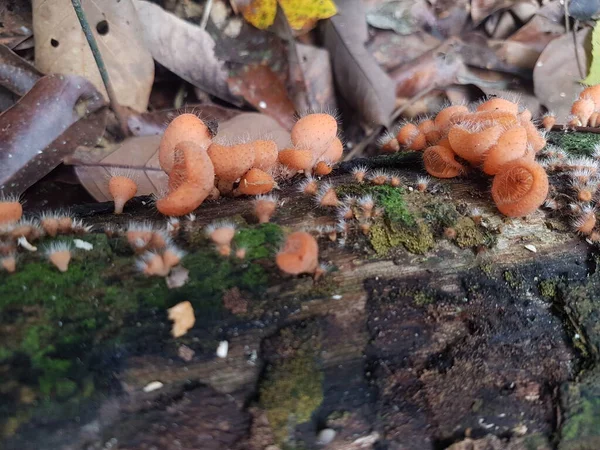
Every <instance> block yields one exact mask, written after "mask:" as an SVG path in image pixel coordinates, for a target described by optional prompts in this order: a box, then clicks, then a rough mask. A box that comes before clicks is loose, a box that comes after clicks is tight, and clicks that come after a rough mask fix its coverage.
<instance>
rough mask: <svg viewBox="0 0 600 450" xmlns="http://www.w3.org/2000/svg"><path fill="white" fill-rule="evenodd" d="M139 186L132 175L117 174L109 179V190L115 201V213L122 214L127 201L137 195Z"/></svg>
mask: <svg viewBox="0 0 600 450" xmlns="http://www.w3.org/2000/svg"><path fill="white" fill-rule="evenodd" d="M137 190H138V186H137V183H136V182H135V180H134V179H133V177H132V176H127V175H119V174H115V175H113V176H111V177H110V179H109V180H108V191H109V192H110V195H112V198H113V200H114V203H115V214H122V213H123V208H124V206H125V203H127V202H128V201H129V200H131V199H132V198H133V197H135V194H137Z"/></svg>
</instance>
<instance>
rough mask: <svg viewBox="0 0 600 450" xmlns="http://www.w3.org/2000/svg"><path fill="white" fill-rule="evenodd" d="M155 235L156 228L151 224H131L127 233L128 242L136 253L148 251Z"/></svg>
mask: <svg viewBox="0 0 600 450" xmlns="http://www.w3.org/2000/svg"><path fill="white" fill-rule="evenodd" d="M153 235H154V228H153V227H152V224H151V223H149V222H129V224H128V225H127V231H126V232H125V237H126V239H127V242H128V243H129V245H130V246H131V248H132V249H133V250H134V251H136V252H140V251H143V250H146V248H147V247H148V245H150V241H151V240H152V236H153Z"/></svg>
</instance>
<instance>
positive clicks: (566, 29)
mask: <svg viewBox="0 0 600 450" xmlns="http://www.w3.org/2000/svg"><path fill="white" fill-rule="evenodd" d="M563 6H564V8H565V31H566V32H567V33H568V32H569V31H570V30H569V0H564V2H563Z"/></svg>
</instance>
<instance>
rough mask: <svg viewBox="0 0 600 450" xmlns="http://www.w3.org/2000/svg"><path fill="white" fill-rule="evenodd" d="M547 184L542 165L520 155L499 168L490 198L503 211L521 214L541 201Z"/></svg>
mask: <svg viewBox="0 0 600 450" xmlns="http://www.w3.org/2000/svg"><path fill="white" fill-rule="evenodd" d="M548 187H549V185H548V176H547V175H546V171H545V170H544V168H543V167H542V166H540V165H539V164H538V163H536V162H535V161H531V160H528V159H524V158H521V159H517V160H515V161H511V162H509V163H507V164H505V165H503V166H502V167H501V168H500V170H499V172H498V174H497V175H496V176H495V177H494V181H493V183H492V197H493V199H494V202H495V203H496V206H497V207H498V209H499V210H500V212H501V213H502V214H504V215H506V216H509V217H521V216H526V215H528V214H531V213H532V212H534V211H535V210H536V209H538V208H539V207H540V206H541V205H542V203H544V200H545V199H546V197H547V195H548Z"/></svg>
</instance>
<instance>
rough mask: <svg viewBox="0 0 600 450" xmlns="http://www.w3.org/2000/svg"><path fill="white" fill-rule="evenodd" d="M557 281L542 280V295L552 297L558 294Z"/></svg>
mask: <svg viewBox="0 0 600 450" xmlns="http://www.w3.org/2000/svg"><path fill="white" fill-rule="evenodd" d="M556 285H557V283H556V281H553V280H544V281H540V284H539V286H538V287H539V289H540V295H541V296H542V297H545V298H547V299H552V298H554V297H555V296H556Z"/></svg>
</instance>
